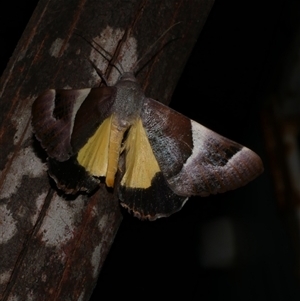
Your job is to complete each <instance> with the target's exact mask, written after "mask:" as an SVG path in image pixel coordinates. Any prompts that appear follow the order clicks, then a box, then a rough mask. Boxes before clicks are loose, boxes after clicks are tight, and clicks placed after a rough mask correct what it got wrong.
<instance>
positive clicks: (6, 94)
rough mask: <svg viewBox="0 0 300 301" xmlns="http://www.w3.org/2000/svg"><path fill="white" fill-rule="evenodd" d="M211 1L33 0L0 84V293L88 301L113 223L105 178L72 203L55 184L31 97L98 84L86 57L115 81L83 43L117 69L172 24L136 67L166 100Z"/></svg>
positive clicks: (115, 210)
mask: <svg viewBox="0 0 300 301" xmlns="http://www.w3.org/2000/svg"><path fill="white" fill-rule="evenodd" d="M212 4H213V0H193V1H190V0H179V1H167V0H164V1H161V0H160V1H147V0H144V1H139V0H130V1H118V0H112V1H102V0H65V1H61V0H52V1H50V0H41V1H40V2H39V4H38V6H37V7H36V9H35V12H34V14H33V16H32V18H31V20H30V21H29V23H28V26H27V28H26V29H25V31H24V33H23V36H22V38H21V39H20V41H19V43H18V45H17V47H16V49H15V51H14V53H13V56H12V58H11V60H10V62H9V64H8V66H7V68H6V70H5V72H4V74H3V76H2V78H1V81H0V87H1V88H0V97H1V102H0V112H1V113H0V114H1V116H0V145H1V156H0V170H1V175H0V225H1V228H0V243H1V256H0V275H1V276H0V296H1V300H12V299H13V298H15V300H29V299H30V300H51V301H53V300H88V299H89V297H90V295H91V293H92V289H93V287H94V285H95V283H96V281H97V276H98V273H99V271H100V269H101V266H102V264H103V262H104V260H105V256H106V255H107V253H108V251H109V248H110V246H111V244H112V242H113V239H114V236H115V234H116V232H117V229H118V227H119V225H120V222H121V220H122V215H121V211H120V209H119V204H118V197H117V194H116V193H114V192H109V191H108V190H107V189H106V187H105V186H104V185H102V186H101V187H100V189H99V190H98V191H97V192H96V193H95V194H94V195H93V196H92V197H88V196H86V195H79V196H78V197H77V198H75V199H72V200H67V199H66V198H65V197H64V196H63V195H62V194H61V193H60V192H59V191H58V190H57V189H56V187H55V185H54V183H52V181H51V180H50V179H49V177H48V176H47V172H46V170H47V166H46V154H45V152H44V151H43V150H42V149H41V147H40V145H39V143H38V142H37V141H36V140H35V138H34V135H33V133H32V128H31V123H30V121H31V105H32V103H33V101H34V100H35V99H36V97H37V96H38V95H39V94H40V93H41V92H43V91H44V90H46V89H49V88H86V87H94V86H97V85H99V83H100V78H99V76H98V75H97V73H96V72H95V70H94V69H93V67H92V65H91V64H90V62H89V61H88V59H87V57H89V58H91V57H92V58H93V59H94V61H95V63H96V64H97V66H98V68H99V69H100V70H102V71H103V73H105V74H106V75H107V76H109V77H108V78H109V84H113V83H114V82H115V81H116V77H117V73H116V71H115V68H110V67H111V66H107V61H106V60H105V59H103V57H102V55H101V54H100V53H99V52H97V51H96V50H95V49H94V48H93V47H91V45H90V43H89V42H91V41H95V42H97V43H98V44H100V45H101V46H102V47H104V48H105V50H106V51H108V52H109V53H110V54H111V55H112V56H113V57H115V55H118V57H119V58H118V60H119V61H120V62H121V63H122V68H123V69H124V70H125V71H126V68H129V67H130V66H132V64H134V62H135V61H136V60H137V58H140V57H141V56H142V55H143V54H144V53H146V51H147V49H149V47H150V46H151V45H152V44H153V43H154V42H155V41H156V40H157V39H158V38H159V37H160V36H161V35H162V33H164V32H165V31H166V30H167V29H169V28H170V27H171V26H172V25H173V24H175V23H177V22H180V23H179V24H178V25H176V26H174V27H172V28H171V29H170V30H169V31H168V32H167V33H166V34H165V35H164V36H163V37H162V38H161V39H159V41H158V43H156V44H155V45H154V46H153V48H150V54H149V55H147V56H146V57H145V58H144V59H143V61H144V65H145V66H144V68H143V69H141V70H140V72H139V73H138V79H139V81H140V82H141V84H142V86H143V88H144V90H145V94H146V95H147V96H148V97H151V98H154V99H156V100H159V101H161V102H163V103H166V104H167V103H168V102H169V101H170V99H171V95H172V92H173V90H174V88H175V85H176V83H177V80H178V79H179V76H180V74H181V72H182V70H183V68H184V65H185V63H186V61H187V58H188V56H189V54H190V52H191V50H192V47H193V45H194V43H195V41H196V40H197V37H198V35H199V33H200V31H201V28H202V27H203V24H204V22H205V20H206V18H207V16H208V13H209V11H210V9H211V7H212ZM125 34H128V36H126V35H125ZM124 37H127V39H124ZM122 38H123V39H122ZM87 41H89V42H87ZM95 47H96V48H98V49H100V48H99V47H98V46H95ZM100 52H102V53H103V50H101V49H100ZM149 56H150V58H152V59H151V60H150V61H149ZM115 65H116V67H118V62H115Z"/></svg>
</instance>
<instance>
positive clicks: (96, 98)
mask: <svg viewBox="0 0 300 301" xmlns="http://www.w3.org/2000/svg"><path fill="white" fill-rule="evenodd" d="M114 93H115V89H114V88H113V87H101V88H96V89H81V90H53V89H52V90H47V91H45V92H44V93H43V94H41V95H40V96H39V97H38V98H37V99H36V100H35V102H34V104H33V106H32V126H33V130H34V132H35V135H36V137H37V139H38V140H39V141H40V142H41V145H42V147H43V148H44V149H45V150H46V152H47V154H48V156H49V157H51V158H54V159H56V160H58V161H60V162H62V161H66V160H67V159H69V158H70V156H71V155H73V154H74V153H76V151H77V150H78V148H79V147H80V146H82V145H83V144H84V143H85V142H86V141H87V139H88V138H89V137H90V136H91V135H92V132H93V131H95V130H96V128H97V127H98V126H99V124H100V123H101V122H102V121H103V120H104V119H105V118H106V117H107V116H108V114H109V109H110V107H111V104H112V102H113V95H114ZM89 135H90V136H89ZM73 137H74V138H73ZM71 139H72V142H73V141H75V142H73V145H72V142H71Z"/></svg>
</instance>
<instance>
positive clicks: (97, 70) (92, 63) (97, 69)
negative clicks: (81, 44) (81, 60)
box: [85, 57, 108, 86]
mask: <svg viewBox="0 0 300 301" xmlns="http://www.w3.org/2000/svg"><path fill="white" fill-rule="evenodd" d="M85 58H86V59H87V60H88V61H89V62H90V63H91V65H92V66H93V67H94V69H95V70H96V72H97V74H98V75H99V77H100V78H101V79H102V81H104V83H105V85H106V86H108V81H107V78H106V76H105V75H104V74H103V73H102V71H101V70H100V69H99V68H98V66H97V65H96V64H95V63H94V62H93V61H92V60H91V59H90V58H88V57H85Z"/></svg>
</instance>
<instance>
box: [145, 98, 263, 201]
mask: <svg viewBox="0 0 300 301" xmlns="http://www.w3.org/2000/svg"><path fill="white" fill-rule="evenodd" d="M141 117H142V121H143V125H144V127H145V130H146V133H147V135H148V139H149V141H150V144H151V146H152V149H153V152H154V155H155V157H156V159H157V162H158V164H159V166H160V169H161V171H162V173H163V175H164V176H165V178H166V180H167V182H168V184H169V185H170V187H171V189H172V190H173V192H175V193H176V194H178V195H181V196H191V195H200V196H207V195H209V194H215V193H220V192H225V191H227V190H232V189H236V188H238V187H240V186H243V185H245V184H247V183H248V182H250V181H251V180H253V179H254V178H255V177H257V176H258V175H259V174H260V173H261V172H262V171H263V164H262V161H261V159H260V158H259V156H258V155H257V154H255V153H254V152H253V151H251V150H250V149H248V148H246V147H244V146H242V145H240V144H238V143H236V142H234V141H231V140H229V139H227V138H225V137H222V136H220V135H218V134H216V133H215V132H213V131H211V130H209V129H207V128H205V127H204V126H202V125H201V124H199V123H197V122H195V121H193V120H191V119H189V118H187V117H185V116H183V115H182V114H180V113H178V112H176V111H174V110H172V109H170V108H169V107H167V106H165V105H163V104H161V103H159V102H157V101H155V100H153V99H147V100H146V101H145V104H144V107H143V110H142V115H141Z"/></svg>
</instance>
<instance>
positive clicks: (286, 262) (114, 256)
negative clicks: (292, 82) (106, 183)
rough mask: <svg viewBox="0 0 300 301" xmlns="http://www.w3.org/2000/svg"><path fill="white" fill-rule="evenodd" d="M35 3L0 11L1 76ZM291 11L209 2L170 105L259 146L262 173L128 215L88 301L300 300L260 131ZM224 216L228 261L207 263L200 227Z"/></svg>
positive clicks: (289, 7)
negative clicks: (171, 206) (170, 208)
mask: <svg viewBox="0 0 300 301" xmlns="http://www.w3.org/2000/svg"><path fill="white" fill-rule="evenodd" d="M36 2H37V1H17V2H12V1H10V2H7V3H6V5H7V6H6V8H5V9H3V10H2V11H1V15H0V16H1V18H0V25H1V29H0V30H1V41H2V42H1V50H0V55H1V57H0V63H1V65H0V71H2V70H4V68H5V66H6V63H7V61H8V59H9V56H10V55H11V54H12V52H13V49H14V47H15V45H16V43H17V41H18V39H19V37H20V35H21V34H22V31H23V29H24V28H25V26H26V24H27V21H28V20H29V18H30V16H31V13H32V11H33V9H34V7H35V5H36ZM297 5H298V4H297V1H291V0H288V1H284V0H275V1H267V0H262V1H238V0H228V1H221V0H216V1H215V4H214V7H213V9H212V11H211V14H210V15H209V18H208V20H207V22H206V24H205V27H204V29H203V31H202V33H201V35H200V37H199V39H198V42H197V45H196V47H195V49H194V51H193V53H192V55H191V57H190V60H189V62H188V64H187V66H186V69H185V71H184V73H183V74H182V78H181V79H180V81H179V83H178V86H177V88H176V91H175V93H174V97H173V101H172V103H171V107H173V108H175V109H176V110H178V111H180V112H181V113H183V114H185V115H187V116H189V117H191V118H193V119H194V120H197V121H198V122H200V123H201V124H203V125H205V126H207V127H209V128H211V129H213V130H215V131H217V132H219V133H220V134H222V135H224V136H226V137H228V138H230V139H233V140H235V141H237V142H239V143H241V144H244V145H246V146H248V147H249V148H251V149H253V150H255V151H256V152H257V153H258V154H259V155H260V156H261V157H262V159H263V161H264V164H265V169H266V170H265V173H264V174H263V175H262V176H260V177H259V178H258V179H256V180H255V181H253V182H252V183H250V184H249V185H247V186H245V187H243V188H241V189H238V190H236V191H233V192H229V193H225V194H223V195H217V196H211V197H208V198H191V199H190V200H189V201H188V202H187V204H186V205H185V207H184V208H183V209H182V211H180V212H179V213H177V214H174V215H173V216H171V217H170V218H167V219H161V220H158V221H156V222H140V221H139V220H137V219H135V218H133V217H132V216H131V215H129V214H127V213H126V212H124V221H123V223H122V225H121V227H120V230H119V232H118V234H117V237H116V239H115V242H114V244H113V246H112V249H111V251H110V254H109V255H108V258H107V260H106V262H105V264H104V267H103V269H102V272H101V274H100V277H99V285H98V286H97V288H96V289H95V291H94V294H93V297H92V300H99V299H100V296H101V298H102V299H104V300H107V299H108V298H113V297H123V298H126V297H128V298H130V299H131V300H140V299H146V300H147V299H150V298H155V299H164V298H166V299H167V298H168V299H172V298H175V297H177V298H184V299H185V300H209V301H213V300H224V299H229V300H299V297H300V293H299V285H298V283H297V281H298V280H297V279H296V277H295V276H294V273H293V272H294V270H293V269H294V266H295V256H296V254H294V251H293V249H292V248H291V241H290V238H289V235H288V234H287V231H286V229H285V227H284V224H283V222H282V219H281V214H280V212H279V211H278V208H277V204H276V199H275V197H274V195H273V193H274V190H273V189H272V183H271V180H270V175H269V169H268V158H267V156H266V153H265V149H264V139H263V135H262V128H261V118H263V116H262V115H261V110H262V108H263V106H264V105H265V93H266V92H267V91H268V89H271V88H270V87H272V85H274V82H275V84H276V80H278V77H280V64H281V61H282V57H284V55H285V53H286V51H287V50H288V47H289V46H290V42H291V39H292V36H293V33H294V32H296V30H297V29H298V28H297V26H296V25H295V26H292V25H291V23H290V22H289V21H290V18H292V16H293V9H294V8H295V7H296V8H297ZM3 7H4V6H3ZM278 74H279V75H278ZM224 218H225V219H227V220H230V221H231V222H232V225H233V226H234V231H235V232H234V233H235V243H236V257H235V260H234V264H233V265H232V266H227V267H214V268H211V267H205V266H204V265H203V262H202V263H201V259H200V257H201V256H200V254H201V248H203V246H201V243H200V242H201V241H202V240H201V233H203V232H202V230H201V229H203V225H206V224H207V223H210V222H213V221H216V220H220V219H221V220H222V219H224ZM219 252H221V253H222V248H221V249H220V250H219ZM98 296H99V297H98Z"/></svg>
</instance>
